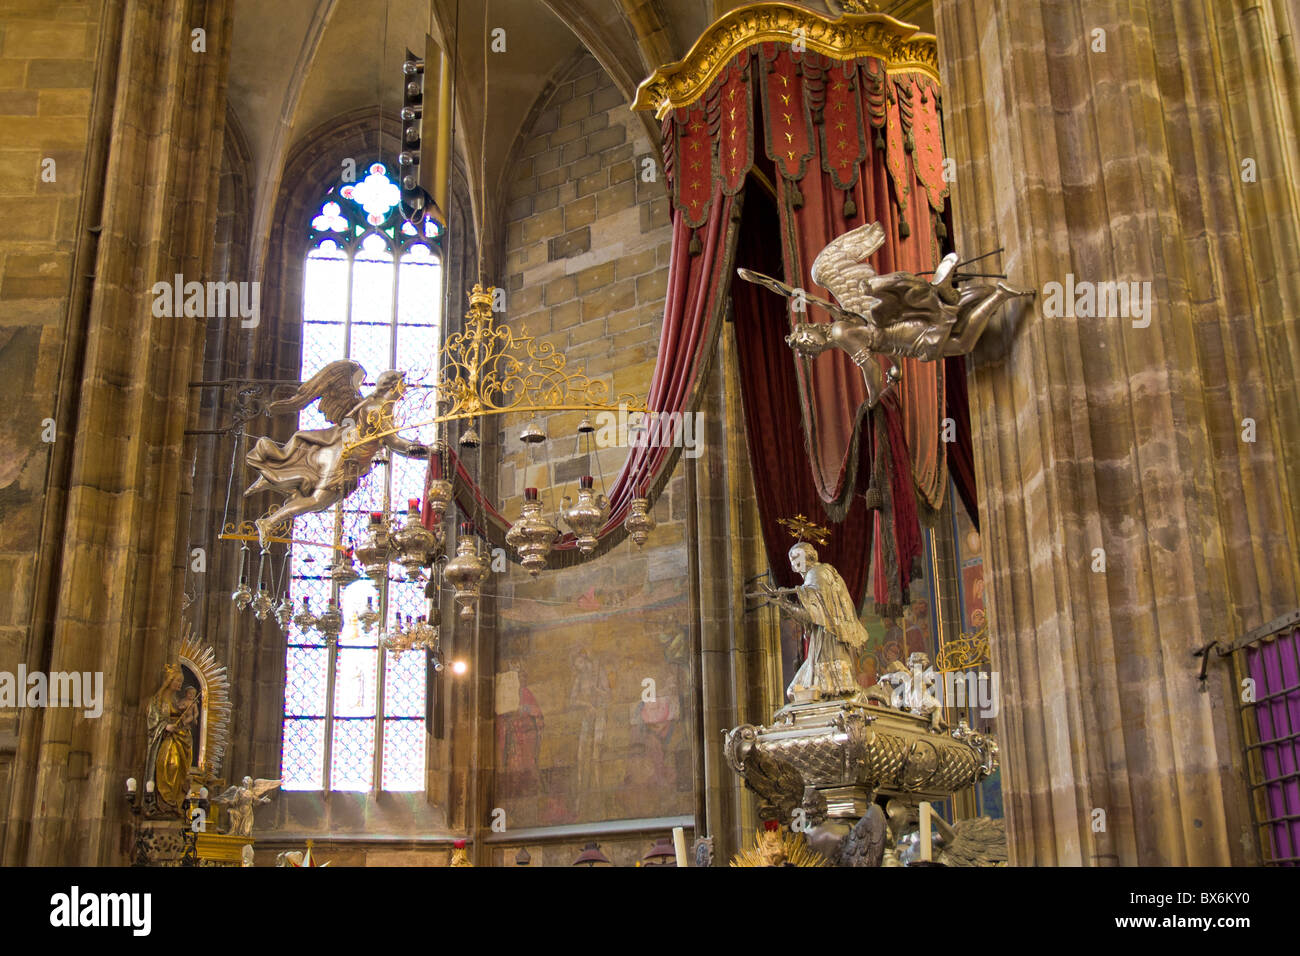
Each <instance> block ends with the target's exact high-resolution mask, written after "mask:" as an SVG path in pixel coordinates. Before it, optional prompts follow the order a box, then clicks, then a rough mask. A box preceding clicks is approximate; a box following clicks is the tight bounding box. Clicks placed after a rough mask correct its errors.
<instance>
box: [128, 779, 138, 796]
mask: <svg viewBox="0 0 1300 956" xmlns="http://www.w3.org/2000/svg"><path fill="white" fill-rule="evenodd" d="M135 786H136V784H135V777H127V778H126V792H127V793H135Z"/></svg>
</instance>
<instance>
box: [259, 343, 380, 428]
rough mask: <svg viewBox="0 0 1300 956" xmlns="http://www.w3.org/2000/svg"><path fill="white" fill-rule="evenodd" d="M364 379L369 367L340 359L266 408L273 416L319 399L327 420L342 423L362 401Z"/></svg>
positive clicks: (295, 409) (296, 409)
mask: <svg viewBox="0 0 1300 956" xmlns="http://www.w3.org/2000/svg"><path fill="white" fill-rule="evenodd" d="M365 380H366V370H365V369H364V368H362V367H361V365H360V364H358V363H357V362H354V361H352V360H351V359H339V360H338V361H337V362H330V363H329V364H328V365H326V366H325V367H324V368H323V369H321V370H320V371H319V372H317V373H316V374H315V375H313V376H312V377H311V378H309V379H307V381H305V382H303V383H302V384H301V385H299V386H298V390H297V391H296V392H294V393H293V394H292V395H290V396H289V397H288V398H283V399H281V400H280V401H278V402H272V403H271V404H270V405H268V406H267V411H269V412H270V413H271V414H272V415H282V414H284V413H285V412H300V411H302V410H303V409H304V408H306V407H307V406H308V405H310V404H311V403H312V402H314V401H316V399H318V398H319V399H320V410H321V414H323V415H324V416H325V418H326V420H328V421H330V422H332V423H333V424H335V425H342V424H343V419H344V418H345V417H346V416H347V413H348V412H350V411H351V410H352V409H353V408H354V407H356V404H357V402H359V401H361V383H362V382H364V381H365Z"/></svg>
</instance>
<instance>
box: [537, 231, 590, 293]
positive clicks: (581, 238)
mask: <svg viewBox="0 0 1300 956" xmlns="http://www.w3.org/2000/svg"><path fill="white" fill-rule="evenodd" d="M590 248H591V229H590V228H589V227H587V226H583V227H582V228H581V229H574V230H573V231H571V232H566V233H565V234H564V235H562V236H557V237H555V238H554V239H551V240H550V242H549V243H548V247H547V258H548V259H549V260H550V261H552V262H554V261H555V260H556V259H569V258H572V257H573V256H577V255H581V254H582V253H584V252H586V251H587V250H589V249H590ZM580 291H581V290H580Z"/></svg>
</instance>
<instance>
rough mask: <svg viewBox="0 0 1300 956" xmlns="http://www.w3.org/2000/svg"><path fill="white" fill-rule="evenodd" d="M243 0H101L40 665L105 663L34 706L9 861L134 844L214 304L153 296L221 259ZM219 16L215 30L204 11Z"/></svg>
mask: <svg viewBox="0 0 1300 956" xmlns="http://www.w3.org/2000/svg"><path fill="white" fill-rule="evenodd" d="M232 8H233V4H231V3H229V2H226V0H191V2H187V3H183V4H174V3H164V2H162V0H122V2H106V3H104V4H102V6H101V10H102V19H101V20H100V27H99V29H98V30H97V31H96V32H95V34H94V35H95V36H97V38H98V41H99V46H98V52H97V54H96V64H95V67H96V68H95V87H94V96H93V101H92V104H91V109H90V118H89V124H90V129H91V146H90V151H89V155H90V161H88V162H87V164H86V171H85V178H84V187H85V188H84V192H83V199H82V202H81V204H80V206H79V207H78V209H77V216H76V218H77V219H78V233H79V235H82V236H84V235H86V234H89V235H94V236H98V237H99V238H98V242H97V244H95V245H92V246H90V247H88V248H87V249H86V255H85V257H84V258H82V257H80V256H79V257H78V259H77V265H76V267H75V269H76V274H77V276H78V277H80V276H83V275H84V276H87V277H93V284H92V285H90V286H89V289H88V291H87V292H86V293H85V294H84V295H83V294H81V291H80V290H81V289H82V288H83V287H82V286H81V285H80V281H79V279H78V282H77V286H76V288H77V289H78V293H77V294H74V295H73V296H72V297H71V301H70V303H69V305H68V307H67V311H66V315H64V316H62V317H61V321H62V322H63V327H64V329H65V336H66V342H67V348H66V349H65V352H64V356H63V360H62V367H61V370H60V384H59V392H58V398H57V412H56V413H55V416H54V417H55V418H56V423H57V427H58V435H59V440H58V442H57V443H56V449H55V452H54V456H53V458H52V460H51V465H50V469H49V472H48V473H47V475H48V477H47V480H46V488H45V492H46V494H45V509H44V514H43V516H42V526H41V534H40V542H39V545H38V549H37V551H38V553H37V563H36V583H35V588H34V590H35V595H34V597H33V605H34V613H33V619H32V624H31V628H30V630H29V631H28V632H27V639H26V646H25V648H24V662H25V664H26V666H27V667H28V669H29V671H31V670H41V671H46V672H56V671H58V672H70V671H79V672H87V671H89V672H92V673H94V672H99V673H102V675H103V701H102V704H103V713H102V715H100V716H97V717H94V716H92V717H87V716H84V714H83V711H82V710H78V709H73V708H69V707H61V708H47V709H42V710H27V711H24V712H23V714H22V717H21V724H20V728H19V741H18V753H17V758H16V759H15V761H14V777H13V788H12V791H13V792H12V795H11V798H10V802H9V807H8V811H9V812H8V818H9V830H8V833H7V835H6V840H5V846H4V853H3V861H4V863H6V864H11V865H16V864H28V865H34V864H36V865H39V864H44V865H51V864H62V865H76V864H99V865H103V864H107V863H114V862H121V861H122V860H123V859H124V857H123V856H121V855H120V854H119V849H120V847H121V846H122V841H120V836H121V835H122V834H121V830H119V829H118V827H119V825H120V824H122V823H123V822H124V818H125V816H126V814H125V807H124V801H123V799H122V797H121V790H122V786H123V781H124V779H125V778H126V777H127V776H135V777H137V778H139V777H140V775H141V770H142V769H143V768H142V764H143V758H144V749H145V748H144V740H143V737H144V728H143V723H142V718H141V708H140V705H141V702H142V701H144V700H146V699H147V698H148V696H149V695H150V694H151V693H152V692H153V691H155V690H156V689H157V687H158V684H159V683H160V681H161V675H162V665H163V662H164V660H165V659H166V657H167V656H168V654H169V652H174V650H175V648H176V645H177V644H178V642H179V636H180V597H181V591H182V587H183V578H184V569H185V566H186V559H187V557H188V553H187V552H185V551H183V550H182V548H183V545H184V529H185V526H186V525H187V516H188V513H189V511H190V505H191V499H190V492H189V488H190V480H191V479H190V474H189V469H188V468H187V467H185V464H184V463H185V462H187V461H192V457H191V456H192V454H193V445H192V443H187V442H186V440H185V438H184V436H183V431H184V429H185V428H186V427H187V426H191V425H192V423H193V422H194V421H195V420H196V411H197V408H196V406H194V405H193V403H192V401H191V395H190V389H189V387H188V383H189V381H190V380H191V379H192V378H195V377H197V374H198V373H199V372H200V370H201V350H202V342H203V333H204V319H203V318H193V317H186V316H180V317H158V316H155V315H154V314H153V308H152V305H153V302H154V295H153V293H152V289H153V285H154V283H155V282H158V281H166V282H168V283H171V282H172V281H173V277H174V276H175V275H176V274H178V273H179V274H181V275H183V277H184V281H186V282H188V281H204V280H206V279H208V278H211V276H210V273H209V269H210V263H211V257H212V247H213V231H214V230H213V227H214V218H215V216H214V212H215V206H216V203H215V200H216V193H217V183H218V177H219V171H220V160H221V153H222V150H221V131H222V125H223V122H224V118H225V77H226V71H227V67H228V59H229V38H230V26H231V22H230V21H231V12H232ZM199 28H201V29H203V30H204V31H205V49H204V50H203V51H201V52H200V51H197V50H196V49H195V48H194V42H195V41H194V37H193V34H192V32H191V31H192V30H195V29H199Z"/></svg>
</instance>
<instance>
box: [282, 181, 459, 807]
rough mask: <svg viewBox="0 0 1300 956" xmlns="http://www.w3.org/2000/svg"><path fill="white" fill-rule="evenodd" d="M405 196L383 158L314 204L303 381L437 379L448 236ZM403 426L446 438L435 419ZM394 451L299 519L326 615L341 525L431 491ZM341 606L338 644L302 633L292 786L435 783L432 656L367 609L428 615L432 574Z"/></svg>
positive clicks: (363, 583)
mask: <svg viewBox="0 0 1300 956" xmlns="http://www.w3.org/2000/svg"><path fill="white" fill-rule="evenodd" d="M400 199H401V193H400V190H399V189H398V188H397V183H396V181H395V180H394V177H393V174H392V172H391V171H390V170H389V169H388V168H387V167H386V166H385V165H384V164H383V163H378V162H376V163H372V164H371V165H370V166H369V167H367V168H366V170H365V172H364V174H363V176H362V178H361V179H360V181H359V182H355V183H339V184H337V185H336V186H335V187H334V188H333V189H331V190H329V192H328V193H327V194H326V195H325V196H324V197H322V200H321V203H320V205H319V206H318V207H317V208H316V210H315V211H314V212H313V213H312V215H311V217H310V220H309V223H308V230H307V235H308V239H309V242H310V249H309V251H308V253H307V257H306V261H305V263H304V269H303V297H302V298H303V325H302V378H303V379H304V380H305V379H307V378H309V377H310V376H312V375H314V374H315V373H316V372H318V371H320V369H321V368H323V367H324V366H325V365H327V364H329V363H330V362H333V361H336V360H337V359H342V358H350V359H352V360H354V361H356V362H359V363H361V365H362V367H364V368H365V370H366V381H365V385H364V386H363V387H365V388H369V387H372V386H373V385H374V382H375V379H376V377H377V376H378V375H379V374H380V373H381V372H383V371H385V370H386V369H390V368H397V369H402V370H404V371H406V372H407V385H408V391H409V392H417V390H420V389H428V388H430V387H431V386H432V381H433V367H434V363H435V360H436V353H437V349H438V346H439V344H440V337H441V332H442V329H441V319H442V316H441V309H440V305H441V290H442V274H441V267H442V266H441V257H440V255H439V250H440V243H441V239H442V237H441V235H440V233H439V230H438V227H437V226H436V225H435V224H434V223H432V222H425V223H421V224H418V225H417V224H414V223H411V222H409V221H407V220H406V219H405V218H404V217H403V215H402V207H401V204H400ZM413 397H415V399H416V400H417V401H419V400H420V399H419V396H418V394H416V395H414V396H413ZM298 422H299V427H300V428H323V427H326V426H327V425H328V424H329V422H327V421H326V420H325V418H324V416H323V415H322V414H321V412H320V410H319V408H318V407H317V406H316V405H315V404H313V405H311V406H309V407H308V408H306V409H304V410H303V411H302V413H301V414H300V415H299V419H298ZM404 434H405V435H406V436H407V437H409V438H411V439H413V440H418V441H425V442H428V441H431V440H432V438H433V435H432V428H431V426H427V427H424V428H421V429H412V430H410V431H409V432H404ZM390 457H391V459H392V460H391V461H390V462H387V463H384V462H382V461H381V462H378V463H376V465H375V467H374V468H373V469H372V470H371V472H370V474H369V475H368V476H367V477H366V478H365V479H364V480H363V481H362V482H361V484H360V486H359V487H358V488H357V490H356V491H355V492H353V493H352V494H351V495H349V496H348V498H347V500H346V501H345V502H344V503H343V504H342V506H341V507H340V508H339V509H337V511H328V512H322V513H318V514H312V515H303V516H301V517H299V518H297V519H295V521H294V526H293V537H294V539H295V540H296V541H307V542H314V543H315V544H314V545H311V546H307V545H301V544H299V545H295V546H294V547H293V548H292V550H291V552H290V565H289V569H290V594H291V596H292V598H293V600H294V603H295V604H297V605H299V606H301V604H302V599H303V597H304V596H305V597H307V599H308V601H309V603H310V607H311V610H312V611H314V612H315V613H317V614H319V613H320V612H321V611H323V610H324V609H325V604H326V601H328V600H329V598H330V594H331V589H330V580H329V578H328V576H327V573H326V568H327V566H328V565H329V564H330V561H331V558H330V555H331V550H330V546H331V543H332V542H333V540H334V536H335V528H336V522H337V523H339V524H340V525H341V529H342V531H341V536H342V540H343V542H344V543H345V544H347V543H348V542H349V541H357V540H360V539H361V536H362V534H363V533H364V529H365V526H366V524H367V522H368V520H369V515H370V513H371V512H374V511H380V512H386V513H388V514H390V515H391V514H393V513H394V512H398V511H405V507H406V500H407V499H408V498H418V497H420V495H421V493H422V490H423V487H424V474H425V463H424V462H422V461H411V460H408V459H406V458H403V457H401V456H399V455H392V456H390ZM367 599H368V600H369V604H367ZM339 607H340V611H341V612H342V615H343V618H344V627H343V631H342V633H340V634H339V637H338V641H337V644H336V645H327V644H326V643H325V642H324V641H323V640H322V639H321V637H320V634H319V632H317V631H315V630H314V629H308V630H304V629H302V628H300V627H298V626H297V625H296V624H293V625H290V628H289V641H288V644H289V646H288V649H287V651H286V659H285V664H286V666H285V694H284V738H283V749H282V764H281V777H282V778H283V780H284V784H283V786H284V789H286V790H324V789H330V790H362V791H366V790H373V789H376V788H378V789H383V790H423V789H424V775H425V752H426V748H425V710H426V694H427V666H428V661H427V658H426V654H425V653H424V652H421V651H408V652H406V653H405V654H401V655H396V656H395V655H392V654H389V653H388V652H386V651H383V650H381V649H380V647H379V644H378V635H379V625H377V626H375V627H373V628H372V629H371V630H370V631H369V632H367V631H366V630H365V629H364V628H363V627H361V626H360V622H359V620H358V615H360V614H362V613H363V612H364V611H366V610H367V609H368V608H372V609H373V610H375V611H376V612H379V613H380V614H382V617H381V618H380V621H381V623H382V621H391V620H392V618H393V615H394V614H401V615H403V616H404V617H405V616H406V615H408V614H409V615H410V616H411V617H419V616H420V615H422V614H426V613H427V612H428V610H427V609H428V603H427V601H426V599H425V597H424V582H423V581H414V582H412V581H408V580H407V579H406V577H405V575H402V574H400V573H398V572H397V571H396V569H394V574H393V575H392V578H391V579H390V580H388V581H384V582H381V583H380V585H379V586H376V585H375V584H374V583H373V582H371V581H370V580H369V579H362V580H360V581H356V582H354V583H352V584H350V585H349V586H348V587H346V588H344V589H343V590H342V591H341V592H340V595H339ZM377 785H378V786H377Z"/></svg>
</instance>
